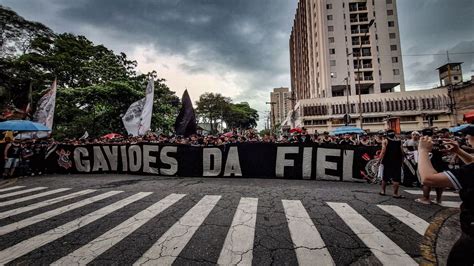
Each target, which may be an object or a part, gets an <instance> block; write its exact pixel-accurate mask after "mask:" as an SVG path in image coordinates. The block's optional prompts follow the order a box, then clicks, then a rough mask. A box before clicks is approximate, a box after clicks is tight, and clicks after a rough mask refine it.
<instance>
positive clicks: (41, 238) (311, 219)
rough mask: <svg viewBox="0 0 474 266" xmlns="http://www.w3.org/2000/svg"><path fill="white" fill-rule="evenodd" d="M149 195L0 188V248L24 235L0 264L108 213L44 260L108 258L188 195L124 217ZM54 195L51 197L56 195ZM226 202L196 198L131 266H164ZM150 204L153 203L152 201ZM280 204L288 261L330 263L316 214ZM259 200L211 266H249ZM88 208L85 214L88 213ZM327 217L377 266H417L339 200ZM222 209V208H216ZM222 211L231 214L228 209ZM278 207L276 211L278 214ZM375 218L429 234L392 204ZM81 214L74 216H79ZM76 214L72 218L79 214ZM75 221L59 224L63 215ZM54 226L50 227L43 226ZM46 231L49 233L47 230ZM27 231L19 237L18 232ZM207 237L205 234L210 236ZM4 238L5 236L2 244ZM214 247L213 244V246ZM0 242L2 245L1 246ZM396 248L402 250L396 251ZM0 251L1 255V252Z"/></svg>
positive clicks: (241, 212) (297, 203)
mask: <svg viewBox="0 0 474 266" xmlns="http://www.w3.org/2000/svg"><path fill="white" fill-rule="evenodd" d="M152 194H154V193H152V192H136V193H127V192H124V191H116V190H112V191H100V190H94V189H85V190H80V191H75V192H74V191H73V189H71V188H57V189H49V188H47V187H33V188H28V187H25V186H14V187H10V188H4V189H1V190H0V242H3V240H4V239H3V237H8V236H11V235H12V234H15V233H17V232H23V233H24V234H26V237H24V238H22V239H18V241H13V243H12V244H11V245H9V246H7V245H3V246H0V265H3V264H7V263H11V262H14V261H15V260H18V259H20V260H21V258H22V257H23V258H24V257H25V256H26V257H27V256H28V255H29V254H32V253H34V252H35V251H37V250H41V249H42V248H44V247H45V246H48V245H51V244H52V243H55V242H57V241H61V239H63V238H65V237H67V236H68V235H70V234H74V233H75V232H77V231H80V230H81V229H82V228H86V227H87V226H88V225H90V224H93V223H98V222H100V223H107V221H108V219H109V218H110V215H112V214H114V213H120V212H123V213H124V214H123V216H120V218H121V219H122V220H121V221H119V222H118V223H117V224H116V225H114V226H111V227H110V228H107V230H104V232H97V234H94V235H93V236H97V237H93V238H90V239H88V241H87V243H82V244H81V246H75V247H74V249H73V250H68V251H67V253H65V254H61V256H62V257H61V256H57V257H56V258H54V260H52V261H49V262H48V264H52V265H86V264H89V263H91V262H93V261H94V260H96V259H98V258H99V257H101V256H104V254H107V252H109V251H110V250H112V249H113V248H114V247H116V246H118V245H120V243H122V242H124V241H126V240H127V239H130V238H133V237H136V235H134V233H135V232H137V231H139V230H140V229H141V228H143V227H145V226H146V225H147V224H150V223H152V222H153V221H156V218H157V217H160V215H162V214H163V213H165V212H166V211H168V210H170V211H171V210H173V208H175V206H176V205H179V204H180V203H182V202H183V201H186V199H187V198H189V197H190V195H186V194H169V195H166V196H164V197H162V198H160V199H158V200H156V202H152V203H151V205H149V206H148V204H145V205H146V206H147V207H146V208H143V209H139V210H137V211H136V212H134V213H132V214H130V213H129V212H126V211H124V210H125V209H127V206H131V205H133V204H135V205H134V206H136V205H137V204H139V203H141V202H147V203H149V201H150V199H151V198H153V197H152ZM56 195H57V196H56ZM223 198H225V196H221V195H203V196H200V197H199V199H197V202H193V203H192V206H191V207H190V208H189V209H186V212H185V213H184V212H183V213H184V214H183V215H181V217H177V221H176V222H175V223H174V224H171V226H170V227H169V228H165V231H164V233H162V234H161V235H157V236H156V237H154V238H153V243H151V244H150V245H148V246H147V247H146V249H142V250H140V255H137V258H136V260H135V262H134V263H133V264H134V265H171V264H173V263H175V262H176V260H177V259H178V258H179V256H180V254H181V253H183V251H184V250H185V249H186V247H187V245H189V243H190V241H191V240H192V239H193V237H195V235H196V234H198V233H199V230H200V228H201V227H202V226H203V224H205V221H206V220H209V219H212V218H210V217H211V216H212V215H211V213H213V211H214V210H215V209H216V208H217V206H219V204H220V203H221V202H222V200H223ZM153 201H154V200H153ZM278 201H279V203H280V204H281V205H279V206H274V208H277V209H276V210H274V211H275V212H281V213H282V215H284V217H285V219H286V225H285V226H286V228H287V230H288V232H289V236H288V239H289V241H291V242H292V244H293V250H294V256H296V260H297V261H298V264H299V265H315V262H317V263H316V264H317V265H336V264H338V263H337V259H338V254H337V253H336V251H337V250H336V249H335V248H333V247H331V246H330V245H327V244H326V243H328V241H329V242H331V241H330V240H331V239H330V238H331V236H328V235H327V232H326V231H324V227H322V225H321V224H319V223H318V220H317V219H315V215H317V213H315V210H314V209H312V208H308V206H305V204H304V201H302V200H295V199H279V200H278ZM259 204H260V200H259V199H258V198H253V197H242V198H240V199H239V201H238V203H237V204H235V206H233V207H232V210H233V211H232V214H231V215H232V219H230V218H231V217H230V216H229V221H231V222H229V224H226V225H225V226H226V227H227V229H226V230H227V231H226V232H227V233H226V234H225V236H224V235H219V238H222V239H221V240H219V241H217V242H218V243H220V244H219V245H220V246H219V247H217V248H218V249H219V250H220V252H218V254H216V255H217V257H216V258H215V261H214V263H217V264H219V265H252V262H253V261H254V259H255V256H256V253H255V254H254V247H255V245H257V243H255V239H256V232H257V231H258V226H259V223H258V217H259V216H260V215H262V214H261V213H259V208H260V205H259ZM94 206H98V207H95V208H93V210H92V211H88V209H87V208H91V207H94ZM324 206H326V208H327V210H326V211H331V212H332V213H333V214H334V217H337V218H338V219H340V220H341V221H342V223H343V224H345V225H346V226H347V228H348V230H350V231H351V232H352V233H351V234H352V235H353V236H354V239H358V241H360V242H361V243H363V245H365V246H366V248H367V249H368V250H369V251H370V252H371V253H372V255H373V256H374V257H375V258H376V259H377V260H378V261H380V262H381V263H382V264H384V265H416V264H418V263H417V261H416V260H415V259H414V258H412V257H411V256H410V255H409V254H410V253H409V252H408V253H407V252H406V251H405V250H404V249H403V248H402V247H400V246H399V245H401V243H397V242H396V241H395V240H392V239H391V238H390V236H389V235H387V232H384V231H383V230H382V229H379V228H378V227H377V226H376V223H373V222H371V221H369V220H370V218H368V217H367V215H366V214H365V213H359V212H358V209H357V207H356V206H352V205H351V203H346V202H334V201H330V202H324ZM221 208H222V207H221ZM227 208H231V207H229V206H227ZM278 208H279V209H278ZM375 208H378V210H380V212H382V213H385V214H386V215H388V217H390V219H393V220H394V221H399V222H400V223H401V224H404V225H405V226H406V227H407V228H408V230H413V231H414V232H415V233H416V235H418V236H419V237H420V238H421V237H422V236H423V235H424V232H425V231H426V229H427V228H428V225H429V224H428V221H426V220H424V219H422V218H420V217H418V216H417V215H416V214H414V213H412V212H410V211H408V210H406V209H404V208H402V207H400V206H396V205H389V204H382V205H376V207H375ZM78 210H81V212H78ZM78 213H79V214H78ZM68 214H71V215H72V214H73V215H78V217H70V218H69V219H65V220H64V222H63V221H62V220H61V219H60V217H62V215H68ZM52 220H54V221H55V223H53V224H54V226H50V225H49V224H48V222H49V221H52ZM40 223H41V224H42V225H43V226H44V227H45V230H44V231H41V230H40V231H37V230H31V233H29V234H28V232H27V231H25V230H29V229H32V228H33V229H34V228H37V227H34V226H35V225H36V226H37V225H38V224H40ZM48 226H50V227H48ZM25 232H26V233H25ZM210 233H211V234H212V232H210ZM5 239H6V238H5ZM217 242H216V243H217ZM3 243H6V242H3ZM402 246H403V245H402ZM2 248H3V249H2Z"/></svg>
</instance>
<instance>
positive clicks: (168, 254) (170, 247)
mask: <svg viewBox="0 0 474 266" xmlns="http://www.w3.org/2000/svg"><path fill="white" fill-rule="evenodd" d="M220 198H221V196H204V197H203V198H202V199H201V200H200V201H199V202H198V203H197V204H196V205H194V207H192V208H191V209H190V210H189V211H188V212H187V213H186V214H185V215H184V216H183V217H181V219H179V221H178V222H176V223H175V224H174V225H173V226H172V227H171V228H170V229H169V230H168V231H166V233H164V234H163V235H162V236H161V237H160V239H158V241H156V243H155V244H153V246H152V247H150V249H148V250H147V251H146V252H145V253H144V254H143V255H142V257H140V258H139V259H138V260H137V261H136V262H135V263H134V265H171V264H172V263H173V262H174V260H175V259H176V257H177V256H178V255H179V253H181V251H182V250H183V249H184V247H185V246H186V244H187V243H188V242H189V240H190V239H191V237H192V236H193V235H194V233H195V232H196V231H197V229H198V228H199V226H201V224H202V223H203V222H204V219H206V217H207V216H208V215H209V213H210V212H211V211H212V209H213V208H214V206H216V204H217V202H218V201H219V199H220Z"/></svg>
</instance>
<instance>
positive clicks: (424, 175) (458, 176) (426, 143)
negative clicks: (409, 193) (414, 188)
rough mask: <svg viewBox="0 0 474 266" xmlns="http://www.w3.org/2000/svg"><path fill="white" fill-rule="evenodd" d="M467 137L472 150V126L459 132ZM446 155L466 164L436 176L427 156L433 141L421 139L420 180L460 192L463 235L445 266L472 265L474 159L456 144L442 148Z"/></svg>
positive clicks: (473, 262)
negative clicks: (448, 154)
mask: <svg viewBox="0 0 474 266" xmlns="http://www.w3.org/2000/svg"><path fill="white" fill-rule="evenodd" d="M462 132H463V133H465V134H466V135H467V139H468V142H469V144H470V145H472V146H474V126H469V127H467V128H465V129H464V130H462ZM442 145H443V146H444V147H446V148H447V151H448V152H451V153H454V154H456V155H457V156H458V157H459V158H461V160H462V161H463V162H464V163H465V164H466V165H463V166H461V167H460V168H458V169H454V170H447V171H444V172H438V171H436V169H435V168H434V167H433V164H432V163H431V160H430V158H429V153H430V152H431V151H432V149H433V141H432V138H431V137H429V136H423V137H422V138H421V140H420V144H419V147H418V151H419V155H420V156H419V161H418V170H419V172H420V177H421V180H422V181H423V183H424V184H426V185H428V186H430V187H438V188H445V187H452V188H455V189H457V190H459V196H460V197H461V200H462V204H461V215H460V221H461V230H462V235H461V237H460V238H459V240H458V241H457V242H456V243H455V244H454V246H453V247H452V249H451V252H450V253H449V256H448V262H447V265H474V256H473V254H472V251H474V156H472V155H470V154H468V153H467V152H465V151H463V150H462V149H460V148H459V144H458V143H457V142H456V141H453V140H448V141H444V142H443V144H442Z"/></svg>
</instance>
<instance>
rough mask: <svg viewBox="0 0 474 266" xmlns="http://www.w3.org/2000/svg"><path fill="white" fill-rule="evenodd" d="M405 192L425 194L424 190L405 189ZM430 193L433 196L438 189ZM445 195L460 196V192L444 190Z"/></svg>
mask: <svg viewBox="0 0 474 266" xmlns="http://www.w3.org/2000/svg"><path fill="white" fill-rule="evenodd" d="M405 192H406V193H409V194H412V195H423V191H422V190H405ZM430 195H431V196H434V195H436V191H431V193H430ZM443 196H447V197H459V194H458V193H454V192H449V191H444V192H443Z"/></svg>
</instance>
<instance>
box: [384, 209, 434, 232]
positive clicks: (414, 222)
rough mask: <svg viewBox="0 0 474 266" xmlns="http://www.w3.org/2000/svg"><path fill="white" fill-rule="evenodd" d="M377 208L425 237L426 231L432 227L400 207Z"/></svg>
mask: <svg viewBox="0 0 474 266" xmlns="http://www.w3.org/2000/svg"><path fill="white" fill-rule="evenodd" d="M377 206H378V207H379V208H380V209H382V210H384V211H386V212H387V213H389V214H391V215H392V216H393V217H395V218H397V219H398V220H400V221H401V222H402V223H404V224H406V225H408V226H409V227H410V228H412V229H413V230H415V231H416V232H417V233H418V234H420V235H424V234H425V232H426V229H428V226H429V225H430V224H429V223H428V222H426V221H425V220H423V219H421V218H420V217H418V216H416V215H414V214H413V213H411V212H408V211H406V210H404V209H402V208H400V207H398V206H394V205H377Z"/></svg>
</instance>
